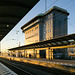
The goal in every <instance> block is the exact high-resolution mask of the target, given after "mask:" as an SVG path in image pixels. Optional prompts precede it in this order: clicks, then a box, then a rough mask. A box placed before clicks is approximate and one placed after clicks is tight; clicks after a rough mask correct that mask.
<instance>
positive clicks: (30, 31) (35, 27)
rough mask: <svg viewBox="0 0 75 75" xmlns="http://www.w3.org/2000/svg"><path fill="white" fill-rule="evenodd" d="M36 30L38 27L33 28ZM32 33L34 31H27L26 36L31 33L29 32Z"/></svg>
mask: <svg viewBox="0 0 75 75" xmlns="http://www.w3.org/2000/svg"><path fill="white" fill-rule="evenodd" d="M36 29H38V26H37V27H35V30H36ZM33 31H34V29H31V30H29V31H27V32H26V34H28V33H31V32H33Z"/></svg>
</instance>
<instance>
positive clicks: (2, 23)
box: [0, 0, 39, 41]
mask: <svg viewBox="0 0 75 75" xmlns="http://www.w3.org/2000/svg"><path fill="white" fill-rule="evenodd" d="M38 1H39V0H0V41H1V40H2V39H3V38H4V37H5V36H6V35H7V33H8V32H9V31H10V30H11V29H12V28H13V27H14V26H15V25H16V24H17V23H18V22H19V21H20V20H21V19H22V18H23V17H24V16H25V15H26V14H27V13H28V11H29V10H30V9H32V7H33V6H34V5H35V4H36V3H37V2H38Z"/></svg>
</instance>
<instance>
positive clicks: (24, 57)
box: [24, 50, 25, 58]
mask: <svg viewBox="0 0 75 75" xmlns="http://www.w3.org/2000/svg"><path fill="white" fill-rule="evenodd" d="M24 58H25V50H24Z"/></svg>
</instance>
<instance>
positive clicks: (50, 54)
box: [48, 47, 53, 60]
mask: <svg viewBox="0 0 75 75" xmlns="http://www.w3.org/2000/svg"><path fill="white" fill-rule="evenodd" d="M48 51H49V60H53V49H50V47H49V50H48Z"/></svg>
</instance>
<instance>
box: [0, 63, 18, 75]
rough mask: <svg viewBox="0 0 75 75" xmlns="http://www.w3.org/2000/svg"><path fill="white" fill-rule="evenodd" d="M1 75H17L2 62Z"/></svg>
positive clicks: (0, 64)
mask: <svg viewBox="0 0 75 75" xmlns="http://www.w3.org/2000/svg"><path fill="white" fill-rule="evenodd" d="M0 75H17V74H16V73H15V72H13V71H12V70H10V69H9V68H8V67H6V66H5V65H4V64H2V63H1V62H0Z"/></svg>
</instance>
